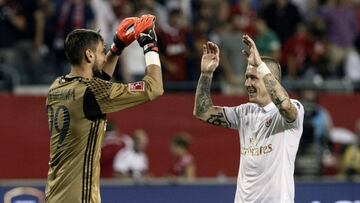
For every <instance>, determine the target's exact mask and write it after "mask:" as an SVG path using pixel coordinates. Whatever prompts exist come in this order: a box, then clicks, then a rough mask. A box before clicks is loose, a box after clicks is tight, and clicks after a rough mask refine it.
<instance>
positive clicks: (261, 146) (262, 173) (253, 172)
mask: <svg viewBox="0 0 360 203" xmlns="http://www.w3.org/2000/svg"><path fill="white" fill-rule="evenodd" d="M243 42H244V43H245V44H246V45H247V47H248V48H249V50H248V51H245V50H244V51H243V52H244V54H245V55H246V56H247V59H248V66H247V69H246V72H245V77H246V80H245V87H246V89H247V91H248V97H249V103H246V104H241V105H239V106H236V107H220V106H214V105H213V103H212V101H211V97H210V86H211V80H212V75H213V72H214V71H215V69H216V67H217V66H218V65H219V48H218V46H217V45H216V44H214V43H212V42H207V44H204V45H203V56H202V59H201V75H200V79H199V82H198V86H197V89H196V95H195V106H194V115H195V116H196V117H197V118H199V119H201V120H203V121H205V122H207V123H209V124H212V125H217V126H222V127H226V128H232V129H235V130H238V132H239V136H240V145H241V156H240V157H241V158H240V166H239V174H238V181H237V188H236V195H235V200H234V202H235V203H252V202H254V203H289V202H290V203H291V202H294V196H295V194H294V193H295V192H294V176H293V175H294V162H295V156H296V152H297V149H298V146H299V141H300V137H301V134H302V130H303V127H302V126H303V119H304V108H303V106H302V105H301V103H300V102H299V101H297V100H293V99H290V98H289V96H288V94H287V93H286V91H285V89H284V88H283V87H282V86H281V84H280V81H281V69H280V65H279V64H278V62H277V61H276V60H274V59H272V58H270V57H260V55H259V52H258V51H257V48H256V45H255V43H254V41H253V40H252V39H251V38H250V37H249V36H247V35H244V36H243Z"/></svg>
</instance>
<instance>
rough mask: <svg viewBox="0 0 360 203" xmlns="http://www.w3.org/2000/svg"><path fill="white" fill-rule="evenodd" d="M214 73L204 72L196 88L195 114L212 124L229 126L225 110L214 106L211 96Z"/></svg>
mask: <svg viewBox="0 0 360 203" xmlns="http://www.w3.org/2000/svg"><path fill="white" fill-rule="evenodd" d="M211 80H212V73H202V74H201V75H200V79H199V82H198V85H197V88H196V94H195V106H194V112H193V113H194V116H195V117H196V118H198V119H200V120H203V121H205V122H207V123H210V124H212V125H217V126H222V127H225V128H229V127H230V124H229V123H228V121H227V120H226V117H225V114H224V110H223V108H221V107H218V106H214V105H213V103H212V100H211V97H210V87H211Z"/></svg>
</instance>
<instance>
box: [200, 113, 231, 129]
mask: <svg viewBox="0 0 360 203" xmlns="http://www.w3.org/2000/svg"><path fill="white" fill-rule="evenodd" d="M206 122H208V123H210V124H212V125H218V126H222V127H225V128H229V127H230V126H229V123H228V122H227V121H226V118H225V116H224V114H223V113H221V112H219V113H218V114H211V115H210V118H208V119H207V120H206Z"/></svg>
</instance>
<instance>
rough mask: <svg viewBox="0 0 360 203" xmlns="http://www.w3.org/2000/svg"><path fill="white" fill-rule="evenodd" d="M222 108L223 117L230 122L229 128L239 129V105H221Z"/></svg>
mask: <svg viewBox="0 0 360 203" xmlns="http://www.w3.org/2000/svg"><path fill="white" fill-rule="evenodd" d="M222 108H223V110H224V114H225V118H226V120H227V121H228V122H229V123H230V128H232V129H239V128H240V117H241V116H240V113H241V108H242V107H241V105H240V106H236V107H222Z"/></svg>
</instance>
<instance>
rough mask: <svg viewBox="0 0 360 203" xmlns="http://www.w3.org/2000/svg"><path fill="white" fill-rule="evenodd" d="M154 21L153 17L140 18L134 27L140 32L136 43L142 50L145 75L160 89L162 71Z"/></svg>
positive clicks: (143, 16)
mask: <svg viewBox="0 0 360 203" xmlns="http://www.w3.org/2000/svg"><path fill="white" fill-rule="evenodd" d="M155 20H156V18H155V16H153V15H142V16H141V18H140V21H139V25H138V26H137V27H136V29H137V30H140V31H139V32H138V33H139V36H138V37H137V41H138V43H139V45H140V46H141V47H142V48H143V50H144V55H145V64H146V70H145V75H146V76H150V77H151V78H153V79H154V80H155V81H156V82H157V83H158V85H159V87H161V89H162V88H163V81H162V71H161V63H160V58H159V48H158V46H157V36H156V32H155Z"/></svg>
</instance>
